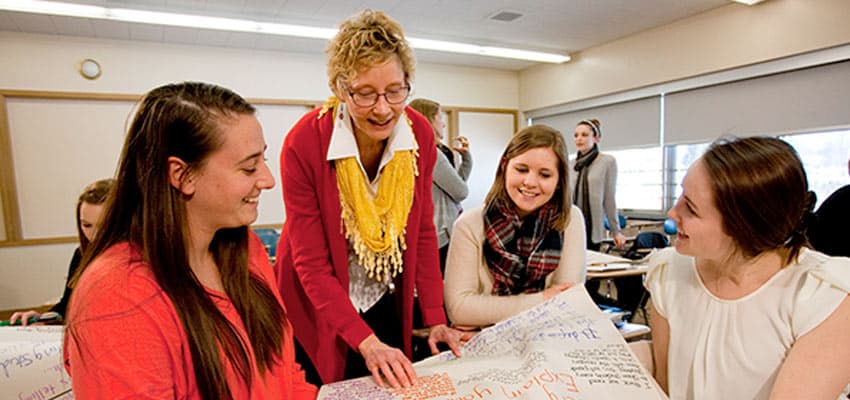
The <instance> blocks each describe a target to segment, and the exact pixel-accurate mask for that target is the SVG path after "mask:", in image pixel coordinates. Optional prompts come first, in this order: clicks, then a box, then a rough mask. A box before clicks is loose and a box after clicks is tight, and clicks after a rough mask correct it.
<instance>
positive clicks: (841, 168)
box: [781, 130, 850, 206]
mask: <svg viewBox="0 0 850 400" xmlns="http://www.w3.org/2000/svg"><path fill="white" fill-rule="evenodd" d="M781 138H782V139H784V140H785V141H787V142H788V143H790V144H791V145H792V146H794V148H795V149H796V150H797V153H799V154H800V159H801V160H802V161H803V168H805V169H806V176H807V177H808V179H809V190H812V191H814V192H815V193H816V194H817V196H818V202H817V206H820V203H822V202H823V201H824V200H826V198H827V197H829V195H830V194H832V192H834V191H835V190H836V189H838V188H840V187H842V186H844V185H847V184H848V183H850V178H848V176H847V174H848V173H850V171H848V165H847V162H848V158H850V130H840V131H827V132H814V133H800V134H791V135H785V136H781Z"/></svg>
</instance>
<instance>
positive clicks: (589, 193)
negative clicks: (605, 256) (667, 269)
mask: <svg viewBox="0 0 850 400" xmlns="http://www.w3.org/2000/svg"><path fill="white" fill-rule="evenodd" d="M600 139H602V125H601V124H600V123H599V121H598V120H596V119H586V120H583V121H580V122H579V123H578V124H577V125H576V129H575V133H574V134H573V141H574V143H575V145H576V148H578V151H577V153H576V159H575V160H570V169H571V170H573V171H575V173H573V174H571V175H570V193H573V203H574V204H575V205H576V206H578V207H579V208H580V209H581V212H582V214H584V222H585V230H586V235H587V249H588V250H594V251H599V249H600V247H601V244H602V238H603V236H604V229H605V226H604V222H603V221H604V220H605V218H607V219H608V221H609V223H608V225H609V226H610V230H611V233H612V237H613V239H614V246H615V247H617V248H622V247H623V246H624V245H625V244H626V237H625V236H623V234H622V232H620V224H619V217H618V215H617V201H616V189H617V160H616V159H615V158H614V156H612V155H610V154H604V153H602V152H600V151H599V140H600ZM614 284H615V285H616V286H617V301H616V302H612V301H611V300H610V299H608V298H605V297H603V296H601V295H600V294H599V281H598V280H588V281H587V282H586V283H585V287H586V288H587V291H588V292H589V293H590V296H591V297H592V298H593V300H594V301H595V302H596V303H603V304H608V305H617V306H619V307H621V308H623V309H626V310H628V311H631V312H634V311H635V309H636V308H637V304H639V303H640V301H641V298H642V296H643V291H644V289H643V286H642V280H641V277H627V278H620V279H616V280H614Z"/></svg>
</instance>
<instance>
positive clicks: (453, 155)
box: [409, 99, 472, 272]
mask: <svg viewBox="0 0 850 400" xmlns="http://www.w3.org/2000/svg"><path fill="white" fill-rule="evenodd" d="M409 105H410V107H411V108H413V109H414V110H416V111H419V113H420V114H422V115H423V116H425V118H427V119H428V121H430V122H431V127H433V128H434V136H435V138H436V140H435V142H436V143H437V150H438V151H437V161H436V163H435V164H434V183H433V185H432V186H431V196H432V197H433V201H434V226H435V227H436V228H437V245H438V246H439V248H440V270H441V271H443V272H445V270H446V254H447V253H448V250H449V239H450V238H451V233H452V226H453V225H454V222H455V220H456V219H457V217H458V215H460V212H461V211H462V210H461V206H460V202H461V201H463V199H465V198H466V196H467V195H469V188H468V187H467V185H466V180H467V179H469V173H470V172H471V171H472V155H471V154H470V152H469V140H467V138H465V137H463V136H458V137H457V139H456V142H457V147H455V148H454V149H452V148H450V147H449V146H446V145H445V144H443V143H442V140H443V138H444V137H443V132H444V131H445V127H446V123H445V122H444V121H443V116H442V114H443V113H442V110H441V109H440V103H437V102H436V101H433V100H428V99H415V100H413V101H411V102H410V104H409Z"/></svg>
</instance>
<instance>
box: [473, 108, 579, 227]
mask: <svg viewBox="0 0 850 400" xmlns="http://www.w3.org/2000/svg"><path fill="white" fill-rule="evenodd" d="M538 147H548V148H550V149H552V151H553V152H554V153H555V156H556V157H557V158H558V187H557V188H556V189H555V193H553V194H552V198H551V199H550V200H549V201H550V202H554V203H555V210H556V212H555V216H556V217H555V218H554V219H553V221H551V227H552V229H557V230H563V229H564V227H565V226H567V224H568V223H569V222H570V207H571V204H572V203H570V188H569V185H568V182H569V175H568V173H569V171H568V170H569V168H567V163H568V161H567V160H568V159H567V145H566V144H565V143H564V136H563V135H561V132H559V131H558V130H557V129H554V128H551V127H549V126H546V125H531V126H529V127H526V128H524V129H522V130H520V131H519V132H517V134H516V135H514V137H513V138H512V139H511V141H510V142H509V143H508V147H506V148H505V152H504V153H502V158H501V159H499V168H498V169H497V170H496V178H495V179H494V180H493V186H491V187H490V191H489V192H488V193H487V198H486V199H485V200H484V204H485V209H489V208H490V207H492V206H493V205H494V204H495V202H496V201H502V202H504V203H505V204H513V202H511V199H510V196H508V191H507V189H506V187H505V172H506V171H505V170H506V169H507V167H508V161H509V160H510V159H512V158H514V157H516V156H518V155H520V154H522V153H525V152H526V151H528V150H531V149H536V148H538Z"/></svg>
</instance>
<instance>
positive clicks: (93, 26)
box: [0, 0, 743, 70]
mask: <svg viewBox="0 0 850 400" xmlns="http://www.w3.org/2000/svg"><path fill="white" fill-rule="evenodd" d="M64 1H66V2H71V3H78V4H90V5H98V6H105V7H114V8H135V9H142V10H150V11H165V12H175V13H188V14H198V15H206V16H215V17H229V18H241V19H251V20H256V21H264V22H278V23H287V24H298V25H308V26H316V27H336V26H337V25H338V24H339V22H340V21H342V20H344V19H345V18H347V17H349V16H351V15H352V14H354V13H356V12H357V11H359V10H361V9H364V8H371V9H375V10H383V11H385V12H387V13H388V14H389V15H390V16H392V17H393V18H395V19H396V20H398V21H399V22H400V23H401V24H402V26H403V27H404V29H405V33H406V34H407V35H409V36H413V37H419V38H427V39H437V40H451V41H458V42H466V43H476V44H482V45H490V46H501V47H513V48H522V49H529V50H539V51H548V52H559V53H573V52H576V51H579V50H582V49H586V48H589V47H594V46H597V45H600V44H603V43H606V42H610V41H612V40H615V39H619V38H622V37H625V36H629V35H631V34H634V33H637V32H640V31H643V30H646V29H650V28H653V27H657V26H661V25H666V24H669V23H671V22H673V21H676V20H679V19H682V18H686V17H689V16H692V15H695V14H699V13H702V12H705V11H708V10H711V9H713V8H716V7H721V6H725V5H727V4H730V3H729V1H728V0H359V1H350V0H64ZM741 7H743V6H741ZM500 11H512V12H518V13H520V14H523V16H522V17H520V18H518V19H516V20H514V21H512V22H501V21H494V20H491V19H489V17H491V16H492V15H494V14H496V13H498V12H500ZM0 30H3V31H15V32H29V33H42V34H53V35H68V36H81V37H96V38H107V39H122V40H140V41H150V42H162V43H179V44H191V45H204V46H226V47H237V48H247V49H260V50H271V51H286V52H304V53H314V54H319V53H321V52H322V51H323V50H324V46H325V41H323V40H318V39H300V38H290V37H281V36H267V35H261V34H251V33H239V32H225V31H212V30H202V29H189V28H175V27H166V26H158V25H144V24H136V23H126V22H115V21H106V20H94V19H85V18H72V17H56V16H47V15H37V14H26V13H17V12H9V11H0ZM416 54H417V57H418V59H419V60H421V61H424V62H431V63H447V64H462V65H471V66H479V67H488V68H499V69H507V70H520V69H523V68H525V67H528V66H531V65H534V63H533V62H525V61H515V60H507V59H498V58H491V57H480V56H469V55H453V54H447V53H437V52H432V51H424V50H417V51H416Z"/></svg>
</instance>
